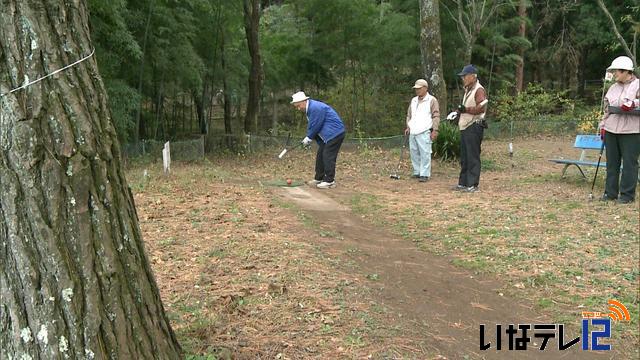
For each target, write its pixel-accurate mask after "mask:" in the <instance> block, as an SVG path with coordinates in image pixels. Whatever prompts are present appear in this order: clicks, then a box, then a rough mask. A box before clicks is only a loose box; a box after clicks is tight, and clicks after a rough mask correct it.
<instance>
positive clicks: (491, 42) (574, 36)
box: [89, 0, 640, 144]
mask: <svg viewBox="0 0 640 360" xmlns="http://www.w3.org/2000/svg"><path fill="white" fill-rule="evenodd" d="M89 8H90V11H91V19H90V20H91V26H92V29H91V31H92V37H93V43H94V45H95V48H96V53H97V59H98V63H99V66H100V72H101V74H102V76H103V78H104V82H105V85H106V88H107V91H108V95H109V101H110V107H111V110H112V116H113V121H114V124H115V126H116V129H117V131H118V136H119V139H120V141H121V143H124V144H137V143H139V142H140V141H142V140H160V141H166V140H181V139H189V138H194V137H202V136H204V138H205V143H206V142H207V141H206V139H208V138H211V137H213V136H225V134H226V136H236V135H237V136H242V135H246V134H256V135H261V134H262V135H282V134H283V133H288V132H294V133H296V134H297V133H299V134H303V132H304V129H305V127H306V119H304V117H303V116H302V115H301V114H296V113H295V112H294V111H293V109H292V107H291V106H290V104H289V101H290V96H291V94H292V93H293V92H295V91H298V90H304V91H306V92H307V94H308V95H310V96H311V97H312V98H315V99H319V100H321V101H324V102H327V103H329V104H331V105H332V106H333V107H334V108H336V110H337V111H338V112H339V114H341V116H342V118H343V120H344V121H345V123H346V125H347V128H348V131H349V133H350V136H352V137H375V136H389V135H397V134H401V133H402V129H403V127H404V117H405V113H406V106H407V104H408V101H409V100H410V98H411V97H412V96H414V94H413V90H412V89H411V86H412V85H413V82H414V81H415V80H416V79H418V78H427V79H428V80H430V82H433V80H434V77H433V74H442V75H440V76H441V77H442V78H444V83H440V84H432V86H431V87H432V90H433V92H435V93H436V95H437V96H438V97H439V98H440V101H441V111H442V112H444V115H446V112H447V111H448V110H450V109H452V108H454V107H455V105H456V104H457V103H458V102H459V101H460V97H461V94H462V89H461V85H460V81H459V79H458V77H457V76H456V73H457V72H459V71H460V69H461V68H462V66H464V65H465V64H467V63H473V64H475V65H476V66H477V67H478V68H479V72H480V74H479V77H480V80H481V82H482V83H483V84H484V86H485V87H486V88H487V90H488V93H489V97H490V98H491V106H490V113H489V118H490V120H491V121H492V122H494V123H499V122H506V121H518V120H526V121H538V120H541V119H542V120H549V119H550V118H551V119H553V120H554V121H569V122H573V123H575V124H576V127H577V131H582V132H589V131H595V128H594V127H595V124H596V123H597V119H598V116H599V115H598V114H599V111H600V106H601V97H602V92H603V85H604V84H603V77H604V73H605V69H606V67H607V66H608V65H609V64H610V63H611V60H613V59H614V58H615V57H616V56H620V55H631V56H632V57H633V58H634V59H635V56H636V46H637V42H638V41H637V36H638V34H639V33H640V23H639V22H638V21H639V20H638V19H640V6H639V5H638V3H637V2H636V1H635V0H604V1H603V0H598V1H560V0H533V1H531V0H527V1H525V0H484V1H482V0H445V1H428V0H420V1H415V0H289V1H284V0H281V1H277V0H182V1H171V0H136V1H132V0H131V1H127V0H109V1H105V0H89ZM605 9H606V11H605ZM607 12H608V14H607ZM609 15H610V16H609ZM438 44H441V48H438ZM434 54H435V55H434ZM439 54H441V59H439V58H438V57H439ZM428 72H431V75H430V74H429V73H428ZM542 120H541V121H542Z"/></svg>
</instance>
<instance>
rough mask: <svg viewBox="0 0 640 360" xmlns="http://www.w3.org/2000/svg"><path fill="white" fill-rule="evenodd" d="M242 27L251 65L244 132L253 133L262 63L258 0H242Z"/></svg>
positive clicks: (258, 105)
mask: <svg viewBox="0 0 640 360" xmlns="http://www.w3.org/2000/svg"><path fill="white" fill-rule="evenodd" d="M242 4H243V9H244V29H245V32H246V35H247V45H248V48H249V56H251V67H250V69H249V98H248V99H247V113H246V114H245V119H244V132H245V133H252V132H253V133H255V132H256V130H257V126H258V114H259V113H260V89H261V87H262V63H261V61H260V44H259V41H258V30H259V26H260V1H259V0H243V2H242Z"/></svg>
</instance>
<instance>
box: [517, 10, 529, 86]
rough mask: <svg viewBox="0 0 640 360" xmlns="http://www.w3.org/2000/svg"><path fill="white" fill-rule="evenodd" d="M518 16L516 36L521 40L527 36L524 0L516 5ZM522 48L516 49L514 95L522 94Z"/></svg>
mask: <svg viewBox="0 0 640 360" xmlns="http://www.w3.org/2000/svg"><path fill="white" fill-rule="evenodd" d="M518 16H519V17H520V26H519V27H518V35H519V36H520V37H521V38H523V39H524V38H525V37H526V36H527V32H526V30H527V29H526V17H527V3H526V0H520V3H519V4H518ZM524 51H525V49H524V47H521V48H520V49H518V56H520V59H519V60H518V63H517V64H516V94H519V93H521V92H522V89H523V86H524Z"/></svg>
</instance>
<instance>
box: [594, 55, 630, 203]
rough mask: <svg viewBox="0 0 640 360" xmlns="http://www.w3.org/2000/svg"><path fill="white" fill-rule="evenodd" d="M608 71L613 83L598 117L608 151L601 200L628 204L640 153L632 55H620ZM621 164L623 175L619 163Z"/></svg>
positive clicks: (601, 133)
mask: <svg viewBox="0 0 640 360" xmlns="http://www.w3.org/2000/svg"><path fill="white" fill-rule="evenodd" d="M607 71H610V72H612V73H613V77H614V79H615V83H614V84H613V85H611V87H610V88H609V90H608V91H607V95H605V98H604V115H603V117H602V121H600V125H599V128H600V135H601V136H602V137H603V140H604V143H605V147H606V151H607V152H606V154H607V179H606V182H605V190H604V194H603V195H602V198H601V199H600V200H602V201H608V200H616V199H617V202H618V203H619V204H630V203H632V202H633V201H634V200H635V195H636V185H637V182H638V157H639V156H640V109H638V107H639V105H640V104H639V100H638V97H639V94H640V80H639V79H638V78H637V77H636V75H635V74H634V73H633V71H634V66H633V61H632V60H631V58H629V57H627V56H619V57H617V58H615V59H614V60H613V61H612V62H611V66H609V67H608V68H607ZM621 164H623V165H624V166H623V168H622V176H620V172H621V171H620V165H621Z"/></svg>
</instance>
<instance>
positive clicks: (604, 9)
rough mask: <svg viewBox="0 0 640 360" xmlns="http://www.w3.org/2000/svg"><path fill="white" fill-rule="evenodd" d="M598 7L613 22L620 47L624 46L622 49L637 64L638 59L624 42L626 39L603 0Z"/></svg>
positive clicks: (600, 0) (599, 1)
mask: <svg viewBox="0 0 640 360" xmlns="http://www.w3.org/2000/svg"><path fill="white" fill-rule="evenodd" d="M598 5H599V6H600V9H602V11H603V12H604V14H605V15H607V18H609V21H610V22H611V27H612V29H613V32H614V33H615V34H616V37H617V38H618V41H619V42H620V45H622V48H623V49H624V52H625V53H627V55H628V56H629V57H630V58H631V59H632V60H633V63H634V64H637V62H636V57H635V56H634V55H633V54H632V53H631V50H629V46H628V45H627V42H626V41H625V40H624V38H623V37H622V35H621V34H620V32H619V31H618V27H617V26H616V22H615V20H614V19H613V16H611V13H609V10H607V6H606V5H605V4H604V2H602V0H598Z"/></svg>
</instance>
